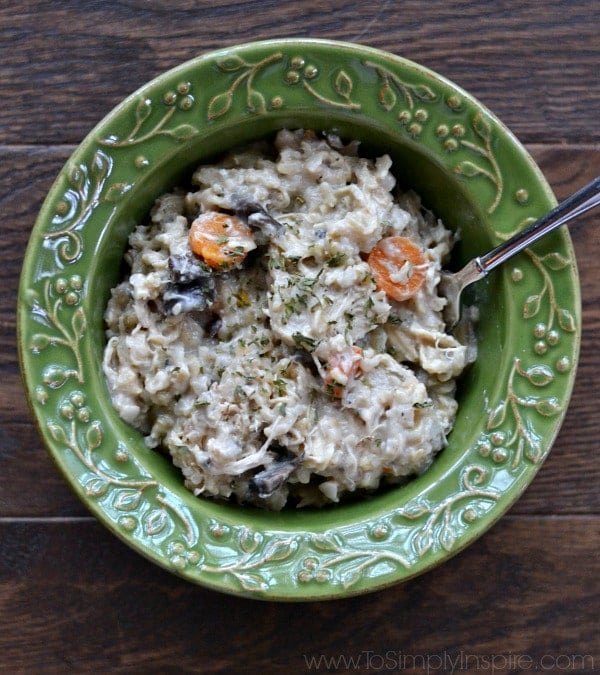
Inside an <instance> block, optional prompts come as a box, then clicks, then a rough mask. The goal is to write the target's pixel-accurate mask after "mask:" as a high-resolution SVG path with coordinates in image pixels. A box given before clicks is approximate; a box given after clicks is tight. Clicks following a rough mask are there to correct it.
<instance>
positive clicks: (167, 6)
mask: <svg viewBox="0 0 600 675" xmlns="http://www.w3.org/2000/svg"><path fill="white" fill-rule="evenodd" d="M599 24H600V6H599V5H598V4H597V3H592V2H589V0H568V1H565V0H546V2H543V3H540V2H538V0H522V1H521V2H518V3H515V2H511V1H509V0H502V1H499V2H493V3H490V2H486V1H485V0H479V1H477V2H467V1H465V0H449V1H447V2H444V3H424V2H422V1H421V0H404V1H403V2H402V8H401V10H399V8H398V5H397V3H395V2H390V1H389V0H382V1H379V2H374V1H371V2H362V1H361V2H358V0H350V1H348V0H331V2H329V3H328V5H327V11H323V6H322V3H321V2H320V1H317V0H307V1H306V2H292V1H291V0H280V1H279V2H274V0H268V1H267V2H263V3H261V5H260V11H258V10H257V9H256V5H255V3H254V2H253V1H251V0H217V1H216V2H211V3H202V4H201V5H200V6H198V5H197V3H194V2H187V1H179V2H173V3H147V2H143V1H142V0H136V1H134V2H127V3H99V2H95V1H94V0H86V1H80V2H73V1H62V2H52V3H48V2H45V1H44V0H29V1H28V2H23V3H19V4H18V5H16V6H15V5H13V4H11V3H3V5H2V7H0V97H1V98H2V101H3V105H2V106H1V107H0V144H15V143H77V142H79V141H80V140H81V139H82V138H83V137H84V136H85V135H86V134H87V132H88V131H89V130H90V129H91V128H92V127H93V126H94V125H95V124H96V122H98V121H99V120H100V119H101V118H102V117H103V116H104V114H106V113H107V112H108V111H109V110H110V109H112V108H113V107H114V105H115V104H116V103H117V102H118V101H120V100H121V99H122V98H123V97H124V96H125V95H127V94H129V93H131V92H132V91H134V90H135V89H137V88H138V87H139V86H141V85H142V84H143V83H144V82H146V81H148V80H149V79H151V78H153V77H155V76H156V75H158V74H159V73H161V72H163V71H164V70H166V69H168V68H171V67H173V66H175V65H178V64H179V63H181V62H183V61H186V60H188V59H190V58H192V57H194V56H195V55H197V54H198V53H201V52H205V51H208V50H211V49H216V48H220V47H223V46H227V45H231V44H236V43H240V42H244V41H252V40H258V39H265V38H275V37H292V36H304V37H317V38H334V39H341V40H348V41H356V42H362V43H364V44H368V45H370V46H373V47H378V48H381V49H386V50H388V51H391V52H394V53H397V54H400V55H402V56H405V57H407V58H409V59H412V60H415V61H419V62H421V63H422V64H423V65H425V66H428V67H430V68H432V69H434V70H437V71H439V72H440V73H442V74H443V75H445V76H446V77H449V78H450V79H452V80H454V81H455V82H456V83H457V84H459V85H461V86H462V87H463V88H465V89H467V90H469V91H470V92H471V93H473V94H474V95H476V96H477V97H479V98H480V99H481V100H482V101H483V102H484V103H486V104H487V105H488V106H489V107H490V108H491V109H492V110H494V111H495V112H496V113H497V114H498V115H499V116H500V117H501V118H502V119H503V120H504V121H505V122H506V123H507V124H508V125H509V126H510V127H511V128H513V130H514V131H515V132H516V133H517V135H519V136H520V137H522V138H523V140H525V141H528V142H531V141H537V140H543V141H559V140H567V141H571V142H581V141H584V140H587V141H594V140H598V139H599V138H600V135H599V134H600V131H599V129H598V125H597V123H596V117H597V111H598V109H599V108H600V87H598V69H597V64H598V62H599V58H600V40H599V34H598V25H599ZM24 109H26V111H27V114H26V115H23V114H22V112H23V110H24Z"/></svg>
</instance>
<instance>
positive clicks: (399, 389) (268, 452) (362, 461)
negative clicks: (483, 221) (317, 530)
mask: <svg viewBox="0 0 600 675" xmlns="http://www.w3.org/2000/svg"><path fill="white" fill-rule="evenodd" d="M193 185H194V189H193V190H192V191H187V192H186V191H183V190H181V191H179V190H175V191H173V192H172V193H170V194H165V195H163V196H162V197H160V198H159V199H158V200H157V202H156V204H155V206H154V208H153V210H152V213H151V216H150V222H149V223H148V224H144V225H141V226H139V227H137V229H136V230H135V231H134V232H133V233H132V234H131V236H130V239H129V248H128V251H127V253H126V262H127V263H128V265H129V267H130V271H129V274H128V276H127V278H126V279H125V280H124V281H122V282H121V283H119V285H117V286H116V288H114V289H113V291H112V296H111V299H110V301H109V303H108V307H107V310H106V314H105V319H106V325H107V337H108V341H107V345H106V349H105V355H104V363H103V368H104V373H105V375H106V379H107V383H108V387H109V390H110V394H111V398H112V402H113V404H114V406H115V408H116V410H117V411H118V414H119V415H120V417H121V418H122V419H123V420H125V421H126V422H128V423H129V424H131V425H132V426H134V427H135V428H137V429H139V430H140V431H141V433H142V434H143V435H144V437H145V441H146V443H147V445H148V446H149V447H151V448H160V449H162V450H164V451H165V452H168V453H169V454H170V456H171V457H172V461H173V462H174V463H175V465H176V466H177V467H179V468H180V470H181V471H182V473H183V476H184V480H185V485H186V486H187V487H188V488H189V489H190V490H191V491H193V493H194V494H196V495H204V496H210V497H217V498H224V499H230V498H231V499H234V500H236V501H238V502H242V503H252V504H256V505H260V506H264V507H266V508H270V509H281V508H282V507H283V506H284V505H286V504H291V505H295V506H308V505H323V504H327V503H331V502H338V501H339V500H340V499H342V498H343V497H344V496H345V495H348V494H351V493H357V492H358V493H360V492H362V491H371V490H374V489H376V488H378V487H379V486H380V485H382V484H384V483H385V484H387V483H397V482H402V481H404V480H406V479H407V478H408V477H410V476H413V475H415V474H420V473H422V472H423V471H425V470H426V469H427V467H428V466H429V465H430V464H431V462H432V461H433V459H434V457H435V455H436V454H437V453H438V452H439V451H440V450H441V449H442V448H443V447H444V446H445V444H446V438H447V434H448V432H449V431H450V429H451V427H452V425H453V422H454V418H455V415H456V411H457V403H456V399H455V388H456V378H457V377H458V376H459V375H460V374H461V372H462V371H463V369H464V368H465V367H466V365H467V364H468V363H469V362H470V361H471V360H472V358H473V354H472V349H471V348H468V347H467V346H465V345H463V344H461V343H460V342H459V341H458V340H457V339H456V338H455V337H454V336H453V335H451V334H449V333H448V332H446V327H445V325H444V320H443V318H442V310H443V308H444V305H445V303H446V301H445V299H444V298H443V297H440V296H439V295H438V292H437V286H438V283H439V279H440V270H441V268H442V262H443V261H444V259H445V258H446V257H447V256H448V254H449V252H450V250H451V248H452V245H453V243H454V235H453V234H452V233H451V232H450V231H449V230H448V229H446V228H445V227H444V225H443V224H442V223H441V222H440V221H439V220H437V219H436V218H435V217H433V216H432V214H430V213H429V212H427V211H425V210H424V209H422V208H421V205H420V202H419V199H418V197H417V196H416V195H415V194H412V193H409V194H395V179H394V177H393V175H392V173H391V160H390V158H389V157H387V156H382V157H379V158H377V159H367V158H364V157H360V156H359V155H358V144H357V143H350V144H346V145H345V144H343V143H342V142H341V141H340V140H339V139H338V138H337V137H334V136H326V137H325V136H319V135H317V134H314V133H312V132H305V131H281V132H279V133H278V134H277V137H276V139H275V141H274V143H273V144H266V143H264V144H255V145H252V146H248V147H246V148H244V149H241V150H238V151H234V152H232V153H230V154H229V155H228V156H227V157H225V158H224V159H223V160H222V161H220V162H218V163H215V164H213V165H204V166H200V167H199V168H198V169H197V170H196V171H195V173H194V175H193Z"/></svg>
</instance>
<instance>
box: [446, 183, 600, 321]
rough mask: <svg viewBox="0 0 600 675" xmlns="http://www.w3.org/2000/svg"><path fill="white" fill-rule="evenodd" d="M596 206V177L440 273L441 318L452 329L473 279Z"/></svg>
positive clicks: (599, 187) (599, 189) (599, 186)
mask: <svg viewBox="0 0 600 675" xmlns="http://www.w3.org/2000/svg"><path fill="white" fill-rule="evenodd" d="M598 205H600V176H599V177H598V178H596V179H594V180H593V181H592V182H591V183H589V184H588V185H586V186H585V187H583V188H581V189H580V190H578V191H577V192H576V193H575V194H573V195H571V197H568V198H567V199H565V201H564V202H561V203H560V204H559V205H558V206H556V207H555V208H554V209H552V211H550V212H549V213H547V214H546V215H545V216H542V217H541V218H540V219H539V220H536V221H535V223H532V224H531V225H530V226H529V227H527V228H525V229H524V230H522V231H521V232H518V233H517V234H515V235H514V236H513V237H511V238H510V239H507V240H506V241H504V242H502V243H501V244H500V245H499V246H496V248H494V249H493V250H491V251H489V252H488V253H485V254H484V255H481V256H478V257H476V258H473V259H472V260H470V261H469V262H468V263H467V264H466V265H465V266H464V267H463V268H462V269H461V270H460V271H458V272H454V273H451V272H442V275H441V279H440V285H439V289H440V292H441V294H442V295H443V296H445V297H446V298H447V300H448V304H447V305H446V307H445V308H444V319H445V320H446V323H447V324H448V327H449V328H453V327H454V326H455V325H456V324H457V323H458V320H459V318H460V296H461V293H462V292H463V290H464V289H465V288H466V287H467V286H469V285H470V284H472V283H473V282H475V281H479V280H480V279H483V277H485V276H486V275H487V273H488V272H490V271H491V270H493V269H494V268H496V267H498V265H501V264H502V263H503V262H505V261H506V260H508V259H509V258H512V256H514V255H516V254H517V253H519V252H520V251H522V250H523V249H524V248H526V247H527V246H530V245H531V244H533V243H534V242H535V241H537V240H538V239H540V238H541V237H543V236H545V235H546V234H548V233H549V232H552V231H554V230H555V229H556V228H558V227H560V226H561V225H564V224H565V223H568V222H569V221H571V220H573V219H574V218H577V217H578V216H580V215H582V214H583V213H585V212H586V211H589V209H592V208H594V207H595V206H598Z"/></svg>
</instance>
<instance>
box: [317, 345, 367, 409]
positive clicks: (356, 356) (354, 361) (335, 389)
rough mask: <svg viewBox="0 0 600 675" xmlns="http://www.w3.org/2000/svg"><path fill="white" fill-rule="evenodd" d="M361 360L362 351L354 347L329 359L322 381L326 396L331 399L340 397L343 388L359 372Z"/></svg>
mask: <svg viewBox="0 0 600 675" xmlns="http://www.w3.org/2000/svg"><path fill="white" fill-rule="evenodd" d="M361 359H362V349H361V348H360V347H356V346H352V347H348V348H347V349H345V350H344V351H341V352H338V353H337V354H334V355H333V356H332V357H331V358H330V359H329V361H328V363H327V373H326V375H325V377H324V379H323V381H324V383H325V390H326V391H327V393H328V394H330V395H331V396H332V397H333V398H341V397H342V395H343V393H344V387H345V386H346V385H347V384H348V382H349V381H350V380H351V379H352V378H353V377H356V375H358V373H359V372H360V362H361Z"/></svg>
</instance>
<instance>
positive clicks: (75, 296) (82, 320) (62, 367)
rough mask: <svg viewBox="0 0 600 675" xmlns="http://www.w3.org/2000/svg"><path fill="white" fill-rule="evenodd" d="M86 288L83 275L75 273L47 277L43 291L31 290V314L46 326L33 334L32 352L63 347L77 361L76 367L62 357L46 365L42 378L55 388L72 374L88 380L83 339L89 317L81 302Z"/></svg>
mask: <svg viewBox="0 0 600 675" xmlns="http://www.w3.org/2000/svg"><path fill="white" fill-rule="evenodd" d="M82 292H83V279H82V277H81V276H79V275H78V274H74V275H72V276H71V277H69V278H65V277H62V276H61V277H59V278H58V279H54V280H52V279H46V280H45V282H44V285H43V292H42V294H41V295H40V294H39V293H38V292H36V291H33V290H32V291H30V292H29V294H28V300H29V306H30V311H31V317H32V319H33V320H34V321H35V322H36V323H37V324H41V326H42V327H43V328H42V329H41V330H40V331H39V332H36V333H34V334H33V335H32V336H31V338H30V341H29V349H30V350H31V352H32V353H33V354H40V353H41V352H42V351H44V350H45V349H48V348H51V347H63V348H65V349H66V350H67V352H68V353H70V355H71V357H72V359H73V361H74V364H73V365H74V366H75V367H74V368H69V367H68V366H67V365H66V364H65V363H64V360H61V362H60V363H56V364H54V365H50V366H47V367H46V368H45V369H44V371H43V372H42V382H43V383H44V384H45V385H46V386H48V387H51V388H52V389H58V388H59V387H61V386H62V385H63V384H64V383H65V382H66V381H67V380H68V379H70V378H74V379H75V380H76V381H77V382H78V383H79V384H83V382H84V375H83V358H82V354H81V340H82V338H83V336H84V333H85V330H86V327H87V318H86V315H85V312H84V310H83V309H82V308H81V307H80V306H79V305H80V300H81V293H82Z"/></svg>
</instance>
